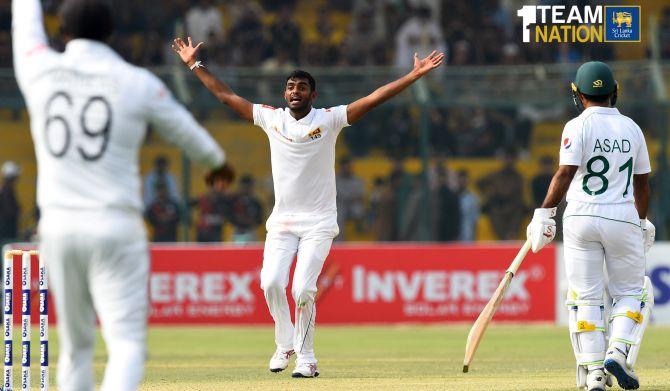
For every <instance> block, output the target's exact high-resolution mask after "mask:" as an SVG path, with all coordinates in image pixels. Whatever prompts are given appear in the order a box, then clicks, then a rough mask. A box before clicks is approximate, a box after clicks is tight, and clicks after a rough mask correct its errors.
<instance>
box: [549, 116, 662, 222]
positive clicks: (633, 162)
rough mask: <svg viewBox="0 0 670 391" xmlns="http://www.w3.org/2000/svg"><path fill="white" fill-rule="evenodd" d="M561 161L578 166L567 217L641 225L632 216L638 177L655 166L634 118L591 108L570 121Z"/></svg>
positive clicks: (564, 134) (572, 184)
mask: <svg viewBox="0 0 670 391" xmlns="http://www.w3.org/2000/svg"><path fill="white" fill-rule="evenodd" d="M560 165H567V166H578V167H579V168H578V169H577V173H576V174H575V177H574V179H573V180H572V183H571V184H570V189H569V190H568V194H567V201H568V205H569V209H570V210H569V211H568V212H566V215H567V214H582V213H583V214H584V215H591V214H593V215H598V216H602V217H608V218H615V219H619V218H621V219H624V220H626V221H630V220H634V223H635V224H638V222H639V221H638V219H637V217H636V216H634V215H631V216H629V214H630V213H629V212H630V210H631V208H630V206H631V205H633V203H634V201H635V198H634V196H633V175H639V174H646V173H649V172H651V165H650V162H649V154H648V152H647V144H646V142H645V140H644V135H643V134H642V131H641V130H640V127H639V126H637V124H636V123H635V122H634V121H633V120H631V119H630V118H628V117H626V116H625V115H622V114H621V113H619V110H617V109H616V108H609V107H589V108H587V109H586V110H584V111H583V112H582V113H581V114H580V115H579V116H578V117H577V118H574V119H572V120H571V121H569V122H568V123H567V124H566V125H565V129H564V130H563V136H562V144H561V153H560ZM571 204H572V205H571ZM578 209H579V210H578ZM617 209H619V211H617ZM624 210H625V211H627V212H626V213H624V212H623V211H624ZM608 211H609V212H608ZM608 213H609V214H608ZM624 215H625V216H624ZM631 222H632V221H631Z"/></svg>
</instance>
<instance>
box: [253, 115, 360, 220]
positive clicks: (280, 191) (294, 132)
mask: <svg viewBox="0 0 670 391" xmlns="http://www.w3.org/2000/svg"><path fill="white" fill-rule="evenodd" d="M253 112H254V124H255V125H257V126H260V127H261V128H262V129H263V130H264V131H265V133H267V135H268V138H269V140H270V153H271V162H272V179H273V182H274V192H275V206H274V209H273V212H272V214H273V215H274V216H286V215H300V214H309V215H323V216H325V215H329V214H335V213H336V211H337V207H336V204H335V198H336V194H337V192H336V189H335V143H336V141H337V135H338V134H339V133H340V131H341V130H342V128H344V127H346V126H349V124H348V123H347V107H346V106H337V107H333V108H330V109H315V108H312V110H311V111H310V112H309V114H307V116H305V117H304V118H302V119H300V120H296V119H295V118H293V116H291V113H290V110H289V109H288V108H285V109H275V108H273V107H270V106H265V105H257V104H256V105H254V107H253Z"/></svg>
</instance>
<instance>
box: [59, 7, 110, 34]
mask: <svg viewBox="0 0 670 391" xmlns="http://www.w3.org/2000/svg"><path fill="white" fill-rule="evenodd" d="M58 14H59V15H60V19H61V24H62V31H63V33H65V34H68V35H70V36H72V38H84V39H92V40H95V41H100V42H106V41H107V40H108V39H109V37H110V36H111V35H112V33H113V32H114V18H113V17H112V7H111V5H110V4H109V2H108V1H106V0H65V2H64V3H63V4H62V5H61V6H60V9H59V11H58Z"/></svg>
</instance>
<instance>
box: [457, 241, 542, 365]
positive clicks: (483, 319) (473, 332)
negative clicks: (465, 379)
mask: <svg viewBox="0 0 670 391" xmlns="http://www.w3.org/2000/svg"><path fill="white" fill-rule="evenodd" d="M528 250H530V240H527V241H526V243H524V245H523V247H521V250H519V253H518V254H516V257H515V258H514V261H512V264H511V265H510V266H509V268H507V271H506V272H505V276H504V277H503V279H502V281H500V285H498V288H496V291H495V292H494V293H493V296H492V297H491V299H490V300H489V302H488V303H486V306H485V307H484V309H483V310H482V312H481V313H480V314H479V316H478V317H477V320H475V323H474V324H473V325H472V328H471V329H470V333H469V334H468V341H467V342H466V344H465V357H464V358H463V373H467V372H468V369H469V367H470V363H471V362H472V358H473V357H474V355H475V352H476V351H477V347H478V346H479V343H480V342H481V341H482V339H483V338H484V333H485V332H486V328H487V327H488V326H489V323H491V318H493V315H494V314H495V313H496V310H497V309H498V307H499V306H500V302H501V301H502V299H503V297H504V296H505V291H506V290H507V287H508V286H509V284H510V282H512V278H514V275H515V274H516V271H517V270H518V269H519V266H520V265H521V262H523V259H524V258H525V257H526V254H528Z"/></svg>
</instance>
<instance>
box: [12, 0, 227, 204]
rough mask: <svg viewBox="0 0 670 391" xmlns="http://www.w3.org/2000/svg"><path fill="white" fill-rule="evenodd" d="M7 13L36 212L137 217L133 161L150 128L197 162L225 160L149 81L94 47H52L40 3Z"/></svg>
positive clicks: (26, 2) (16, 4) (18, 1)
mask: <svg viewBox="0 0 670 391" xmlns="http://www.w3.org/2000/svg"><path fill="white" fill-rule="evenodd" d="M12 14H13V16H12V18H13V21H12V24H13V46H14V48H13V49H14V69H15V73H16V78H17V80H18V83H19V87H20V88H21V91H22V92H23V95H24V97H25V100H26V103H27V106H28V111H29V113H30V125H31V126H30V128H31V132H32V137H33V141H34V144H35V152H36V156H37V163H38V182H37V202H38V205H39V206H40V208H42V209H43V210H46V211H48V210H49V209H59V210H98V211H100V210H105V209H113V210H129V211H133V212H140V211H141V210H142V201H141V197H140V186H141V184H140V177H139V165H138V158H139V150H140V147H141V146H142V142H143V140H144V137H145V133H146V129H147V126H148V125H151V126H152V127H153V129H155V131H156V132H157V133H158V134H160V135H161V136H163V137H164V138H166V139H167V140H169V141H170V142H172V143H173V144H175V145H177V146H179V147H180V148H181V149H183V150H184V151H186V153H187V154H188V155H189V156H190V157H191V158H193V159H194V160H196V161H197V162H199V163H202V164H204V165H206V166H209V167H216V166H219V165H221V164H223V162H224V158H225V156H224V153H223V151H222V150H221V148H220V147H219V146H218V145H217V144H216V142H215V141H214V140H213V139H212V137H211V136H210V135H209V134H208V133H207V131H206V130H205V129H203V128H202V127H201V126H200V125H198V123H197V122H196V121H195V119H194V118H193V117H192V116H191V114H189V113H188V111H186V109H185V108H184V107H183V106H182V105H180V104H179V103H178V102H177V101H176V100H175V99H174V98H173V97H172V95H171V94H170V92H169V91H168V89H167V88H166V87H165V85H164V84H163V83H162V82H161V81H160V80H159V79H158V78H157V77H156V76H154V75H153V74H151V73H150V72H148V71H147V70H144V69H141V68H138V67H135V66H132V65H130V64H128V63H126V62H125V61H124V60H123V59H122V58H121V57H120V56H119V55H117V54H116V53H115V52H114V51H113V50H112V49H111V48H109V47H108V46H107V45H105V44H103V43H100V42H97V41H90V40H84V39H77V40H73V41H71V42H69V43H68V44H67V47H66V50H65V52H64V53H62V54H61V53H57V52H55V51H53V50H51V49H50V48H49V47H48V43H47V36H46V33H45V31H44V26H43V20H42V9H41V6H40V3H39V1H38V0H14V1H13V2H12Z"/></svg>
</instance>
